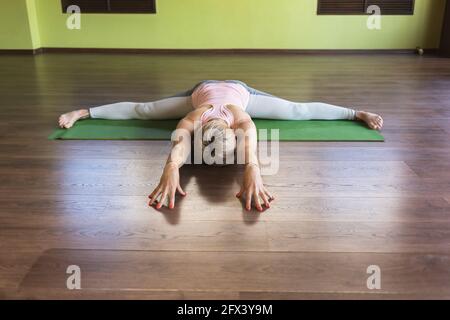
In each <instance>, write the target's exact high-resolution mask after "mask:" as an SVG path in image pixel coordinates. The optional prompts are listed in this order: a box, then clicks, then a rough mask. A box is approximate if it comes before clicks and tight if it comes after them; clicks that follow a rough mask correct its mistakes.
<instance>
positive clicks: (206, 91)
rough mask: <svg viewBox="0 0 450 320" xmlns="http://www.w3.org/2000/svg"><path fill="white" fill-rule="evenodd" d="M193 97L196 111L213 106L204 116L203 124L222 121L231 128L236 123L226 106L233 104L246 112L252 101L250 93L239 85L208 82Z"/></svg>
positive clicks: (202, 117)
mask: <svg viewBox="0 0 450 320" xmlns="http://www.w3.org/2000/svg"><path fill="white" fill-rule="evenodd" d="M191 97H192V105H193V107H194V108H195V109H196V108H200V107H203V106H205V105H211V106H212V108H210V109H208V110H206V111H205V112H204V113H203V114H202V116H201V121H202V123H205V122H207V121H209V120H211V119H222V120H224V121H225V122H226V123H228V125H229V126H230V127H231V126H232V125H233V123H234V117H233V113H232V112H231V111H230V110H229V109H228V108H227V107H226V105H229V104H231V105H234V106H237V107H241V108H242V110H245V109H246V108H247V105H248V101H249V99H250V93H249V92H248V91H247V89H246V88H245V87H244V86H242V85H240V84H238V83H230V82H213V83H208V82H206V83H203V84H201V85H199V86H198V87H197V88H196V89H195V90H194V92H193V93H192V96H191Z"/></svg>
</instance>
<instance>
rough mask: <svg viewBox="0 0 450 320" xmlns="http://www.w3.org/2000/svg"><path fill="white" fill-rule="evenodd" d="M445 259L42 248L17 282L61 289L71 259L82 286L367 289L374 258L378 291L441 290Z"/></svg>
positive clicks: (449, 274)
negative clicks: (25, 274)
mask: <svg viewBox="0 0 450 320" xmlns="http://www.w3.org/2000/svg"><path fill="white" fill-rule="evenodd" d="M449 263H450V256H447V255H445V256H444V255H432V254H427V255H418V254H398V255H390V254H360V253H358V254H349V253H339V254H334V253H333V254H332V253H276V252H272V253H257V252H248V253H243V252H225V253H223V252H221V253H218V252H195V251H192V252H164V251H111V250H104V251H100V250H49V251H47V252H45V253H44V254H43V255H42V256H41V257H40V259H39V260H38V261H37V262H36V264H35V265H34V266H33V268H32V269H31V271H30V272H29V273H28V274H27V276H26V277H25V278H24V280H23V281H22V283H21V285H20V288H21V289H22V290H23V289H28V288H30V289H31V288H41V289H42V288H51V289H59V290H61V289H64V288H66V280H67V276H68V275H67V273H66V269H67V267H68V266H70V265H74V264H76V265H77V266H78V267H79V268H80V270H81V275H82V280H81V288H82V289H88V290H100V289H101V290H108V291H114V290H117V289H128V290H143V291H144V290H148V291H159V290H161V291H165V290H170V291H176V290H180V291H184V290H186V291H193V290H200V291H202V290H204V291H225V292H226V291H239V292H248V291H253V292H297V293H301V292H304V293H314V292H315V293H330V292H343V293H370V292H371V290H370V289H368V288H367V278H368V274H367V268H368V267H369V266H371V265H377V266H379V268H380V269H381V272H382V277H383V278H382V283H381V287H382V289H381V290H380V291H379V293H381V292H383V293H401V294H417V293H422V292H428V290H429V286H433V287H434V288H435V290H437V291H439V292H441V293H442V294H446V295H448V294H449V293H450V288H449V287H448V285H447V283H448V281H449V280H450V270H449V269H448V265H449ZM430 266H431V267H432V269H433V270H430ZM434 271H439V272H434ZM293 274H295V275H296V276H295V277H293V276H292V275H293ZM419 274H420V276H419ZM193 275H198V276H193ZM200 275H201V276H200ZM415 276H416V277H418V278H417V281H415V282H411V281H410V279H411V278H412V277H415Z"/></svg>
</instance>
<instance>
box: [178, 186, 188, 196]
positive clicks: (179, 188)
mask: <svg viewBox="0 0 450 320" xmlns="http://www.w3.org/2000/svg"><path fill="white" fill-rule="evenodd" d="M177 190H178V192H179V193H180V194H181V195H182V196H185V195H186V192H184V190H183V189H182V188H181V186H180V185H178V186H177Z"/></svg>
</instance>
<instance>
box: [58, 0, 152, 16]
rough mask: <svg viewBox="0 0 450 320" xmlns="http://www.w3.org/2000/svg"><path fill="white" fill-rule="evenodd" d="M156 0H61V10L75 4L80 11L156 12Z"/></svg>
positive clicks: (64, 10)
mask: <svg viewBox="0 0 450 320" xmlns="http://www.w3.org/2000/svg"><path fill="white" fill-rule="evenodd" d="M155 1H156V0H61V5H62V10H63V12H64V13H65V12H67V8H68V7H69V6H71V5H77V6H78V7H80V9H81V13H156V3H155Z"/></svg>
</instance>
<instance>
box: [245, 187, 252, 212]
mask: <svg viewBox="0 0 450 320" xmlns="http://www.w3.org/2000/svg"><path fill="white" fill-rule="evenodd" d="M251 208H252V192H251V191H247V193H246V194H245V209H247V211H250V209H251Z"/></svg>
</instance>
